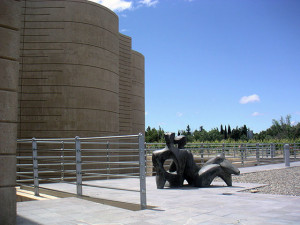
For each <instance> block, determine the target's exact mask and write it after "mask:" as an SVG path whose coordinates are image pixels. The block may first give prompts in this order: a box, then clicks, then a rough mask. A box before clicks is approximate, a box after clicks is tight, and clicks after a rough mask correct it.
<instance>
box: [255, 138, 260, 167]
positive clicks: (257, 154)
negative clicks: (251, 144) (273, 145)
mask: <svg viewBox="0 0 300 225" xmlns="http://www.w3.org/2000/svg"><path fill="white" fill-rule="evenodd" d="M256 161H257V163H258V165H259V164H260V161H259V144H258V143H257V144H256Z"/></svg>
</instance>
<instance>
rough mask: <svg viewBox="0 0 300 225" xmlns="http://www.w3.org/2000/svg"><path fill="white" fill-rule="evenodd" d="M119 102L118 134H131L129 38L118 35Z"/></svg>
mask: <svg viewBox="0 0 300 225" xmlns="http://www.w3.org/2000/svg"><path fill="white" fill-rule="evenodd" d="M119 47H120V50H119V55H120V58H119V75H120V83H119V100H120V113H119V117H120V134H124V135H126V134H132V107H131V104H132V99H131V92H132V79H131V38H130V37H128V36H125V35H123V34H120V46H119Z"/></svg>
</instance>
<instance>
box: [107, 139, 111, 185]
mask: <svg viewBox="0 0 300 225" xmlns="http://www.w3.org/2000/svg"><path fill="white" fill-rule="evenodd" d="M106 163H107V164H106V179H107V180H108V179H109V178H110V177H109V176H110V154H109V141H107V142H106Z"/></svg>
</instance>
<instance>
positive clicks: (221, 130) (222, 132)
mask: <svg viewBox="0 0 300 225" xmlns="http://www.w3.org/2000/svg"><path fill="white" fill-rule="evenodd" d="M220 133H221V134H224V129H223V125H222V124H221V127H220Z"/></svg>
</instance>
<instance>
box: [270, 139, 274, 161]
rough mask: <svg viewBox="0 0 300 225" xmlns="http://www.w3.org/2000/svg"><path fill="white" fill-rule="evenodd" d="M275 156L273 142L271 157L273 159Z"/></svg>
mask: <svg viewBox="0 0 300 225" xmlns="http://www.w3.org/2000/svg"><path fill="white" fill-rule="evenodd" d="M274 156H275V144H274V143H272V144H271V159H272V161H273V159H274Z"/></svg>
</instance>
